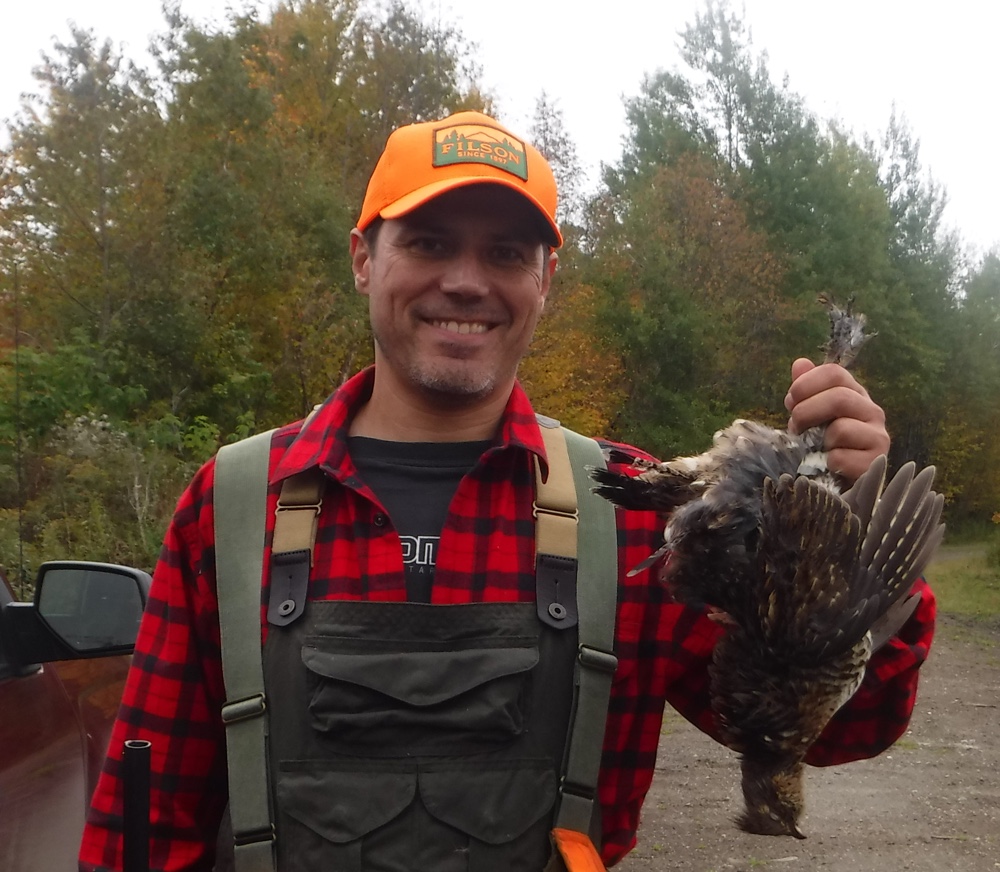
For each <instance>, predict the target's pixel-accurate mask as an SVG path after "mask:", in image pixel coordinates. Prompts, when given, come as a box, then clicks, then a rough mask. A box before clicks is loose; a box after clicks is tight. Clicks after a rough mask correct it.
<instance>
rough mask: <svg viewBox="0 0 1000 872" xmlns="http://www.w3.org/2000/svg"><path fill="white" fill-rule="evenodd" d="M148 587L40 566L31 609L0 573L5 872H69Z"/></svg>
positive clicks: (115, 573) (75, 567) (142, 580)
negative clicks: (15, 595) (18, 600)
mask: <svg viewBox="0 0 1000 872" xmlns="http://www.w3.org/2000/svg"><path fill="white" fill-rule="evenodd" d="M149 585H150V577H149V575H148V574H147V573H145V572H142V571H141V570H138V569H131V568H128V567H123V566H114V565H111V564H103V563H89V562H80V561H52V562H50V563H46V564H43V566H42V567H41V568H40V570H39V573H38V580H37V582H36V584H35V594H34V600H33V602H30V603H22V602H17V601H16V599H15V597H14V594H13V591H12V590H11V587H10V585H9V584H8V582H7V579H6V578H5V577H4V576H3V573H2V572H0V870H5V872H73V870H75V869H76V868H77V863H76V857H77V852H78V850H79V845H80V836H81V834H82V832H83V822H84V817H85V815H86V811H87V806H88V803H89V801H90V795H91V793H92V792H93V789H94V786H95V784H96V783H97V776H98V774H99V773H100V770H101V765H102V763H103V761H104V755H105V752H106V751H107V745H108V738H109V736H110V733H111V725H112V723H113V721H114V718H115V714H116V713H117V711H118V703H119V700H120V698H121V693H122V689H123V687H124V682H125V675H126V673H127V671H128V666H129V659H130V658H129V655H130V654H131V652H132V647H133V645H134V644H135V637H136V633H137V631H138V628H139V620H140V619H141V617H142V611H143V608H144V607H145V604H146V597H147V594H148V591H149Z"/></svg>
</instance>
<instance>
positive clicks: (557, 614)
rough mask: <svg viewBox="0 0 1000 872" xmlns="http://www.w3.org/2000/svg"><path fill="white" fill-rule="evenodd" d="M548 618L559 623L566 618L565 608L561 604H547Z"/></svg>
mask: <svg viewBox="0 0 1000 872" xmlns="http://www.w3.org/2000/svg"><path fill="white" fill-rule="evenodd" d="M549 617H551V618H552V619H553V620H555V621H561V620H563V619H564V618H565V617H566V606H564V605H563V604H562V603H549Z"/></svg>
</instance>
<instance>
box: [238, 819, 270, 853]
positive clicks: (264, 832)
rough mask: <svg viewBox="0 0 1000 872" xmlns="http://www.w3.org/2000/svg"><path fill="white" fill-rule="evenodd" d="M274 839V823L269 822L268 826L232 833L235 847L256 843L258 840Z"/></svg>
mask: <svg viewBox="0 0 1000 872" xmlns="http://www.w3.org/2000/svg"><path fill="white" fill-rule="evenodd" d="M274 840H275V832H274V824H271V825H270V826H269V827H260V828H258V829H255V830H247V831H246V832H242V833H233V844H235V845H236V847H237V848H242V847H243V846H245V845H256V844H258V843H260V842H273V841H274Z"/></svg>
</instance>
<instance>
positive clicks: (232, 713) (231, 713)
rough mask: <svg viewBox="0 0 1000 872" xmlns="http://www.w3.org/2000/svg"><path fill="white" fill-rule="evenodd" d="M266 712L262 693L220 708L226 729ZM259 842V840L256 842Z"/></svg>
mask: <svg viewBox="0 0 1000 872" xmlns="http://www.w3.org/2000/svg"><path fill="white" fill-rule="evenodd" d="M266 710H267V700H266V698H265V697H264V694H263V693H255V694H254V695H253V696H248V697H246V698H245V699H237V700H234V701H233V702H227V703H226V704H225V705H224V706H223V707H222V723H224V724H225V725H226V726H227V727H228V726H229V725H230V724H236V723H239V722H240V721H246V720H249V719H250V718H257V717H260V716H261V715H262V714H264V712H265V711H266ZM258 841H260V840H258Z"/></svg>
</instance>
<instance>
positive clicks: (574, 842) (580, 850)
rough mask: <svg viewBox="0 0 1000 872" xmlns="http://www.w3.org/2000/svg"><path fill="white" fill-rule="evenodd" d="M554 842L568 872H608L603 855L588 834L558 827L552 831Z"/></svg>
mask: <svg viewBox="0 0 1000 872" xmlns="http://www.w3.org/2000/svg"><path fill="white" fill-rule="evenodd" d="M552 841H553V842H554V843H555V846H556V848H557V850H558V851H559V854H560V856H561V857H562V858H563V862H564V863H565V864H566V869H567V870H568V872H607V870H606V869H605V866H604V863H603V862H602V861H601V855H600V854H599V853H597V848H595V847H594V843H593V842H592V841H590V836H588V835H587V834H586V833H578V832H577V831H576V830H564V829H560V828H559V827H556V828H555V829H554V830H552Z"/></svg>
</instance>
